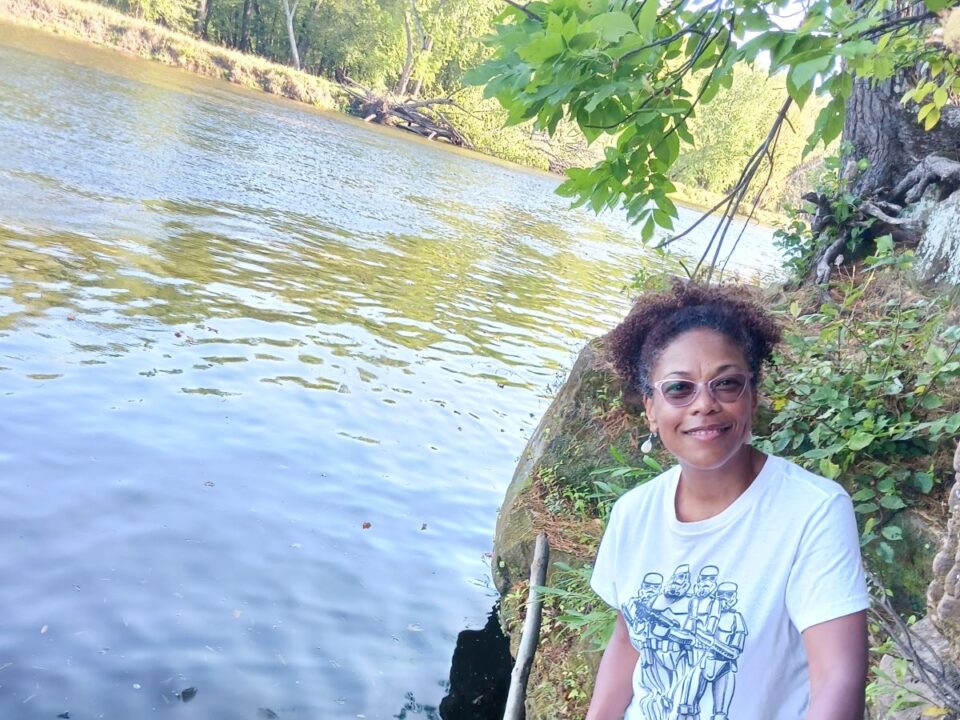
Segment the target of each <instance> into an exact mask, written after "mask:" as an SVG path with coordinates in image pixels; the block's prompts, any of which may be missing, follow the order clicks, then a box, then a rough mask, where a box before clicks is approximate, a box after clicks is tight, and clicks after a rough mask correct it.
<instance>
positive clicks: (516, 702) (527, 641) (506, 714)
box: [503, 532, 550, 720]
mask: <svg viewBox="0 0 960 720" xmlns="http://www.w3.org/2000/svg"><path fill="white" fill-rule="evenodd" d="M549 559H550V546H549V545H548V544H547V534H546V533H543V532H542V533H540V534H539V535H537V544H536V547H535V548H534V551H533V564H532V565H531V566H530V591H529V594H528V595H527V617H526V618H525V619H524V621H523V634H522V635H521V636H520V647H519V649H518V650H517V661H516V662H515V663H514V665H513V672H512V673H511V674H510V692H509V693H508V694H507V707H506V709H505V710H504V711H503V720H520V718H522V717H523V707H524V698H525V697H526V694H527V679H528V678H529V677H530V668H531V667H533V656H534V654H535V653H536V652H537V644H538V643H539V642H540V612H541V610H542V601H541V598H540V592H539V590H538V588H539V587H540V586H542V585H543V583H544V582H546V579H547V563H548V562H549Z"/></svg>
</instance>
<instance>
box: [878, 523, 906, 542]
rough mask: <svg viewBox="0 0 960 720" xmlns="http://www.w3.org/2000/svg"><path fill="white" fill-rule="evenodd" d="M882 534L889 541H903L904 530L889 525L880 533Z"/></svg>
mask: <svg viewBox="0 0 960 720" xmlns="http://www.w3.org/2000/svg"><path fill="white" fill-rule="evenodd" d="M880 534H881V535H883V536H884V537H885V538H886V539H887V540H892V541H896V540H902V539H903V530H902V529H901V528H900V527H899V526H897V525H887V526H886V527H885V528H883V530H881V531H880Z"/></svg>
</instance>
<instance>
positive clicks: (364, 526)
mask: <svg viewBox="0 0 960 720" xmlns="http://www.w3.org/2000/svg"><path fill="white" fill-rule="evenodd" d="M360 527H362V528H363V529H364V530H369V529H370V528H371V527H373V526H372V525H371V524H370V523H368V522H365V523H364V524H363V525H361V526H360Z"/></svg>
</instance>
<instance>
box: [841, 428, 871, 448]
mask: <svg viewBox="0 0 960 720" xmlns="http://www.w3.org/2000/svg"><path fill="white" fill-rule="evenodd" d="M876 439H877V436H876V435H873V434H871V433H868V432H864V431H863V430H858V431H857V432H855V433H854V434H853V437H851V438H850V439H849V440H848V441H847V447H848V448H850V449H851V450H854V451H856V450H863V449H864V448H865V447H867V445H869V444H870V443H872V442H873V441H874V440H876Z"/></svg>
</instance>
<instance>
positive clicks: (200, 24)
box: [193, 0, 210, 40]
mask: <svg viewBox="0 0 960 720" xmlns="http://www.w3.org/2000/svg"><path fill="white" fill-rule="evenodd" d="M209 15H210V0H200V2H198V3H197V16H196V17H195V18H194V20H193V33H194V35H196V36H198V37H201V38H203V39H204V40H206V38H207V18H208V17H209Z"/></svg>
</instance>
